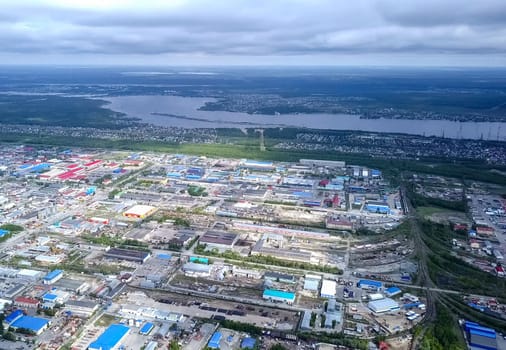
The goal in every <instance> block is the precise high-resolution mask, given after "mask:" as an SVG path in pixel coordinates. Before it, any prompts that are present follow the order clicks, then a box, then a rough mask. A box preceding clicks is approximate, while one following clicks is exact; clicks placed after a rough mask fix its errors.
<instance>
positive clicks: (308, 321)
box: [300, 310, 311, 330]
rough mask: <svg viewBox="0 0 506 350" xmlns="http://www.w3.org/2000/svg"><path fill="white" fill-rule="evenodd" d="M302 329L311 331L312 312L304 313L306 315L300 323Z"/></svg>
mask: <svg viewBox="0 0 506 350" xmlns="http://www.w3.org/2000/svg"><path fill="white" fill-rule="evenodd" d="M300 329H302V330H309V329H311V312H310V311H307V310H306V311H304V315H303V316H302V320H301V322H300Z"/></svg>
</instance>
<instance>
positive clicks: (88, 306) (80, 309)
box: [65, 300, 99, 317]
mask: <svg viewBox="0 0 506 350" xmlns="http://www.w3.org/2000/svg"><path fill="white" fill-rule="evenodd" d="M98 306H99V304H98V303H96V302H94V301H91V300H68V301H67V302H65V310H66V311H70V312H71V313H73V314H76V315H77V316H84V317H90V316H91V315H92V314H93V313H94V312H95V311H96V310H98Z"/></svg>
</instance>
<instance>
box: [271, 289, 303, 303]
mask: <svg viewBox="0 0 506 350" xmlns="http://www.w3.org/2000/svg"><path fill="white" fill-rule="evenodd" d="M263 298H264V299H266V300H270V301H278V302H283V303H288V304H293V303H294V302H295V293H291V292H285V291H282V290H276V289H266V290H264V294H263Z"/></svg>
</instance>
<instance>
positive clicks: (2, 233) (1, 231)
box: [0, 229, 9, 238]
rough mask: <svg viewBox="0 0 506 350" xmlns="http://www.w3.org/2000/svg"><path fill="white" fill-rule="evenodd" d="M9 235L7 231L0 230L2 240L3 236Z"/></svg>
mask: <svg viewBox="0 0 506 350" xmlns="http://www.w3.org/2000/svg"><path fill="white" fill-rule="evenodd" d="M7 234H9V231H7V230H4V229H0V238H2V237H3V236H5V235H7Z"/></svg>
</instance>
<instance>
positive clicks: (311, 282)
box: [304, 275, 322, 292]
mask: <svg viewBox="0 0 506 350" xmlns="http://www.w3.org/2000/svg"><path fill="white" fill-rule="evenodd" d="M321 280H322V278H321V276H316V275H306V276H305V277H304V290H309V291H312V292H317V291H318V288H319V287H320V281H321Z"/></svg>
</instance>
